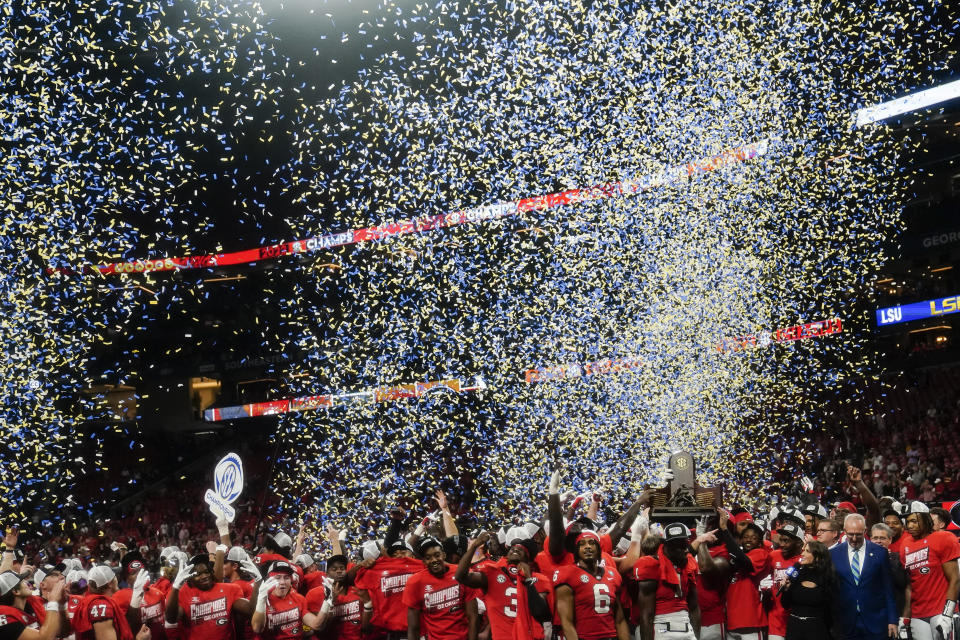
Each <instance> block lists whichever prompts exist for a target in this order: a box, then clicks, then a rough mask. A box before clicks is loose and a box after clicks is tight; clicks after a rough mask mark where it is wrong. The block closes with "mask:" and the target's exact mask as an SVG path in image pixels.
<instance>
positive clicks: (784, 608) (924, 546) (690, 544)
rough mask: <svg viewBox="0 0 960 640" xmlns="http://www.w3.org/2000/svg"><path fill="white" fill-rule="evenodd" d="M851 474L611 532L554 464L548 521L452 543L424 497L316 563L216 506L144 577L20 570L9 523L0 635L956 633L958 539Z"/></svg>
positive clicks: (575, 637)
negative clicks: (233, 523) (258, 543)
mask: <svg viewBox="0 0 960 640" xmlns="http://www.w3.org/2000/svg"><path fill="white" fill-rule="evenodd" d="M848 472H849V473H850V475H851V477H853V478H855V480H856V481H855V485H856V486H858V487H859V490H860V491H861V498H862V500H863V503H864V506H865V508H866V512H867V513H866V516H864V515H861V514H859V513H857V512H856V507H855V506H854V505H852V504H850V503H841V504H839V505H837V506H836V507H835V508H834V509H833V510H832V512H831V511H829V510H828V509H827V508H826V507H824V506H822V505H820V504H817V503H816V502H811V503H808V504H806V505H802V506H801V505H795V506H785V507H783V508H779V509H774V510H773V511H772V512H771V513H769V514H766V518H765V519H763V520H761V519H760V518H758V519H757V520H755V519H754V518H753V516H752V515H751V514H750V513H748V512H746V511H743V510H736V511H735V512H733V513H731V512H729V511H727V510H724V509H717V511H716V514H715V515H714V516H712V517H708V518H704V519H702V520H700V521H699V522H697V523H696V526H695V529H694V530H693V531H691V529H690V528H689V527H688V526H687V525H686V524H684V523H682V522H670V523H651V522H650V520H649V517H648V510H647V509H645V508H646V507H647V506H648V503H649V501H650V497H651V492H649V491H648V492H644V494H642V495H641V496H640V497H639V498H638V499H637V500H636V501H635V502H634V503H633V504H632V505H631V506H630V507H629V509H627V511H626V512H625V513H624V514H623V515H622V516H621V517H620V518H619V519H618V520H616V522H614V523H613V524H612V525H611V526H609V527H606V526H598V524H597V523H596V522H595V517H596V509H595V507H596V506H597V503H598V502H599V499H598V498H595V499H594V501H593V503H592V504H591V505H590V508H589V509H588V511H587V513H586V515H583V516H580V517H576V509H577V507H578V503H579V502H580V500H576V501H574V503H573V504H572V505H570V506H568V507H567V508H566V510H565V509H564V506H563V501H562V500H561V496H560V491H559V483H560V474H559V472H555V473H554V474H553V477H552V478H551V481H550V488H549V491H548V498H547V517H546V519H544V520H542V521H540V522H539V523H538V522H529V523H526V524H524V525H521V526H512V527H510V528H505V529H501V530H500V532H499V533H492V532H489V531H482V532H481V531H478V532H474V533H473V534H472V535H471V537H470V538H469V539H468V538H467V536H464V535H461V534H460V533H459V531H458V529H457V525H456V522H455V520H454V518H453V515H452V513H451V512H450V510H449V508H448V507H447V504H446V500H445V498H444V496H443V494H442V493H440V492H438V493H437V502H438V506H439V510H438V511H437V512H436V514H435V515H434V516H433V517H428V518H426V519H424V520H423V521H422V522H420V524H419V525H418V526H417V527H416V528H415V529H414V530H413V531H409V526H410V525H411V524H412V523H411V522H409V520H408V518H407V517H406V514H404V513H403V512H400V511H394V512H391V514H390V526H389V528H388V531H387V532H386V535H385V536H384V538H383V539H382V540H377V541H375V540H369V541H366V542H364V543H362V544H361V545H359V547H358V549H357V550H356V553H355V554H354V555H355V557H353V558H352V559H351V558H350V557H348V555H347V554H346V553H345V549H344V546H345V541H344V540H341V539H340V538H341V537H340V535H339V532H337V531H336V530H335V529H332V528H331V529H330V530H328V537H329V540H330V544H331V547H332V549H331V551H332V555H330V556H329V557H328V558H326V561H325V562H324V563H323V570H321V569H320V567H319V566H318V563H316V562H315V561H314V558H313V557H311V556H310V555H308V554H306V553H303V540H304V537H303V532H302V531H301V533H300V534H299V535H298V536H297V539H296V541H294V540H293V539H292V538H291V537H290V536H288V535H287V534H285V533H283V532H276V533H274V534H273V535H271V536H270V537H269V538H268V539H267V542H266V544H265V546H264V548H263V549H261V550H260V553H259V554H258V555H255V556H253V557H250V556H249V555H248V553H247V551H246V550H244V549H243V548H242V547H238V546H231V540H230V526H229V524H228V523H227V522H226V521H225V520H224V519H222V518H218V519H217V521H216V524H217V528H218V532H219V535H220V540H219V543H217V542H210V543H208V546H207V553H202V554H199V555H194V556H193V557H188V555H187V554H186V553H185V552H183V551H180V550H179V549H178V548H176V547H167V548H164V549H163V550H162V552H161V553H160V559H161V565H162V566H161V569H160V573H159V575H157V576H152V575H151V573H150V571H149V570H148V568H147V567H146V566H145V565H146V562H145V560H144V558H143V556H142V555H141V554H140V553H139V552H138V551H134V552H131V553H126V554H125V555H123V557H122V558H121V561H120V566H119V568H118V570H115V569H114V568H113V567H110V566H108V565H104V564H99V565H93V566H86V567H85V566H84V565H83V563H81V561H79V560H77V559H73V558H67V559H63V560H62V561H60V562H59V563H58V564H53V565H43V566H40V567H39V568H37V569H36V570H35V571H33V573H32V575H30V571H29V570H26V571H24V566H23V565H22V564H21V558H20V556H18V554H17V550H16V549H15V537H14V538H11V537H10V535H9V534H8V536H7V538H6V540H5V545H6V548H5V549H4V552H3V560H2V564H0V640H55V639H57V638H67V639H70V640H134V639H136V640H253V639H259V640H299V639H301V638H303V637H305V636H309V635H314V636H319V637H320V638H322V639H323V640H336V639H343V640H418V639H420V638H426V640H466V639H469V640H477V639H479V640H487V639H489V640H581V639H582V640H613V639H616V640H631V637H632V638H633V639H635V640H689V639H693V638H697V639H700V640H763V639H769V640H818V639H820V638H823V639H828V638H849V639H854V638H856V639H861V638H862V639H868V638H878V639H879V638H887V637H911V634H912V637H913V638H915V639H916V640H952V639H953V638H954V630H953V629H954V617H955V616H954V610H955V609H956V600H957V595H958V590H960V573H958V558H960V543H958V541H957V538H956V537H955V536H954V535H953V534H952V533H950V532H947V531H944V530H940V529H942V527H938V526H937V525H938V522H939V520H941V519H942V515H941V516H939V517H938V518H937V520H936V521H935V519H934V516H936V515H937V514H931V510H930V509H928V508H927V507H926V506H925V505H924V504H923V503H920V502H912V503H910V504H909V505H900V504H898V503H895V502H891V501H887V504H885V505H883V504H882V501H879V502H878V501H877V500H876V498H875V497H874V496H873V495H872V494H870V492H869V489H867V488H866V486H865V485H863V483H862V482H860V481H859V471H858V470H856V469H853V468H851V469H849V470H848ZM584 502H586V501H584ZM584 506H586V505H584ZM761 522H765V523H766V526H761ZM691 526H693V523H691ZM868 528H869V530H868ZM440 531H442V532H443V534H442V535H441V534H439V532H440ZM435 533H436V534H437V535H431V534H435ZM121 584H122V585H124V587H123V588H120V587H121Z"/></svg>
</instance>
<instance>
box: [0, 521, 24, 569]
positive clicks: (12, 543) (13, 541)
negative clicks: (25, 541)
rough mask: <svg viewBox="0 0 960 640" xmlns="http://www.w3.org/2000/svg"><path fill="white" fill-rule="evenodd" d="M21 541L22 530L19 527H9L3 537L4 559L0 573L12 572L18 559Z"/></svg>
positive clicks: (0, 566)
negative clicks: (17, 550)
mask: <svg viewBox="0 0 960 640" xmlns="http://www.w3.org/2000/svg"><path fill="white" fill-rule="evenodd" d="M19 539H20V530H19V529H17V527H7V531H6V534H5V535H4V536H3V546H4V549H3V559H2V560H0V573H3V572H4V571H12V570H13V563H14V562H15V561H16V559H17V552H16V549H17V541H18V540H19Z"/></svg>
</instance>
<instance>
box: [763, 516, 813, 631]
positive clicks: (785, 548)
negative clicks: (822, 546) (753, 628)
mask: <svg viewBox="0 0 960 640" xmlns="http://www.w3.org/2000/svg"><path fill="white" fill-rule="evenodd" d="M805 535H806V531H805V529H802V528H800V526H799V525H798V524H795V523H793V522H787V523H786V524H784V525H783V526H782V527H780V529H779V531H777V542H778V544H779V545H780V548H779V549H776V550H774V551H771V552H770V566H771V568H772V569H773V578H772V582H773V586H772V588H771V590H770V598H771V602H772V606H771V607H770V611H769V613H768V614H767V621H768V627H769V630H770V636H769V640H783V638H784V636H786V635H787V617H788V616H789V614H790V612H789V611H787V610H786V609H784V608H783V602H782V596H781V589H782V587H783V584H784V583H785V582H786V581H787V569H789V568H790V567H792V566H794V565H795V564H797V563H799V562H800V553H801V552H802V551H803V538H804V536H805Z"/></svg>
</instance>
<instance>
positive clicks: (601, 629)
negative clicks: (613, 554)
mask: <svg viewBox="0 0 960 640" xmlns="http://www.w3.org/2000/svg"><path fill="white" fill-rule="evenodd" d="M601 568H602V570H603V573H602V575H601V576H600V577H599V578H598V577H597V576H595V575H592V574H591V573H589V572H588V571H586V570H584V569H582V568H580V567H579V566H578V565H575V564H571V565H567V566H565V567H560V568H559V569H557V570H556V571H554V572H553V576H552V578H553V586H554V588H556V587H558V586H560V585H567V586H568V587H570V588H571V589H572V590H573V609H574V614H573V621H574V626H575V627H576V629H577V635H579V636H580V637H581V638H583V639H584V640H595V639H597V638H614V637H616V635H617V624H616V619H615V617H614V616H615V613H614V609H615V607H614V604H615V602H616V600H617V598H618V597H619V595H620V594H619V591H620V585H621V584H622V583H623V579H622V578H621V577H620V573H619V572H618V571H617V570H616V565H615V564H606V566H604V567H601ZM559 631H560V632H562V630H559Z"/></svg>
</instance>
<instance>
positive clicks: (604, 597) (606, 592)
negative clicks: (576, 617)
mask: <svg viewBox="0 0 960 640" xmlns="http://www.w3.org/2000/svg"><path fill="white" fill-rule="evenodd" d="M593 610H594V611H596V612H597V613H610V589H609V588H607V585H605V584H602V583H601V584H595V585H593Z"/></svg>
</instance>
